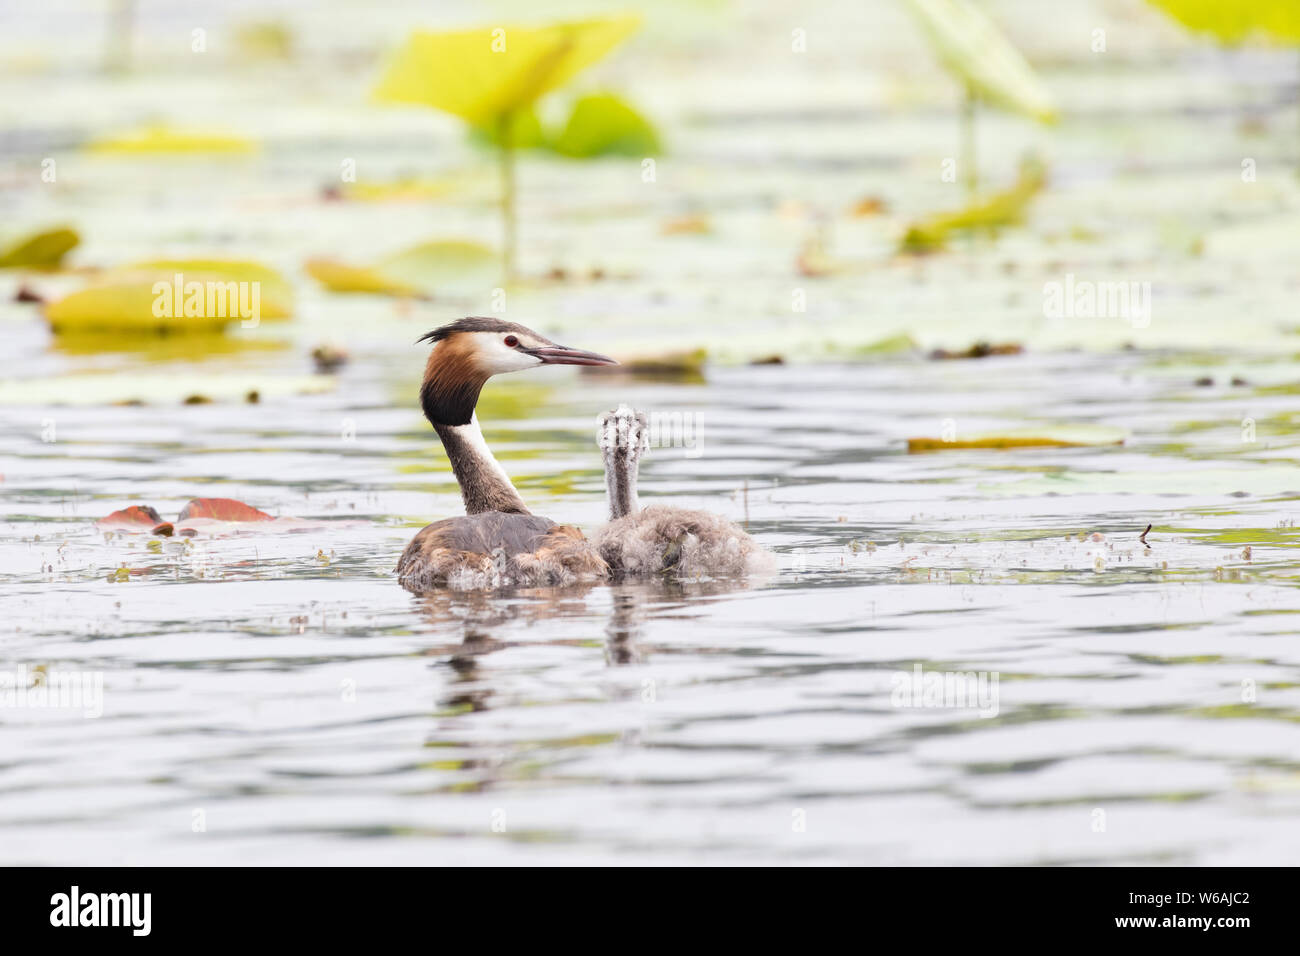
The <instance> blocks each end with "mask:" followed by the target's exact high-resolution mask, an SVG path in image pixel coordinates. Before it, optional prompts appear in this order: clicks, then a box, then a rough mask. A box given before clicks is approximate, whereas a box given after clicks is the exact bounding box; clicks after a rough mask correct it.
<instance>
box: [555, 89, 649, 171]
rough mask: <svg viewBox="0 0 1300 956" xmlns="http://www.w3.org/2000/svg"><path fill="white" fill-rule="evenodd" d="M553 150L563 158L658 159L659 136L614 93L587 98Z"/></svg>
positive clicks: (645, 120)
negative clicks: (653, 157)
mask: <svg viewBox="0 0 1300 956" xmlns="http://www.w3.org/2000/svg"><path fill="white" fill-rule="evenodd" d="M552 148H553V149H554V150H555V151H556V152H557V153H560V154H561V155H563V156H571V157H574V158H578V159H586V158H588V157H592V156H640V157H645V156H655V155H658V153H659V152H660V144H659V134H658V133H656V132H655V129H654V127H653V126H652V125H651V124H650V121H649V120H647V119H646V118H645V117H644V116H642V115H641V114H640V113H638V112H637V111H636V110H635V109H633V108H632V107H631V106H630V105H629V104H628V103H627V102H626V101H625V100H623V99H621V98H620V97H618V96H615V95H614V94H613V93H594V94H592V95H590V96H584V97H582V98H581V99H580V100H578V102H577V103H575V104H574V105H573V113H572V114H570V116H569V122H568V123H567V124H566V125H565V127H564V131H563V132H562V133H560V135H559V136H558V137H557V138H556V140H555V142H554V143H553V144H552Z"/></svg>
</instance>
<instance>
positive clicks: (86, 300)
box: [44, 260, 293, 335]
mask: <svg viewBox="0 0 1300 956" xmlns="http://www.w3.org/2000/svg"><path fill="white" fill-rule="evenodd" d="M178 275H179V276H180V277H181V278H180V281H179V283H178V281H177V276H178ZM263 279H265V284H264V282H263ZM251 283H256V285H252V284H251ZM44 311H45V317H46V319H47V320H48V321H49V323H50V328H51V329H52V330H53V331H54V333H55V334H56V335H76V334H85V333H102V332H120V333H125V334H137V335H138V334H197V333H212V332H216V331H220V330H221V329H223V328H225V327H226V326H227V325H228V324H230V323H232V322H244V321H251V319H252V318H256V320H257V321H258V322H260V321H262V320H267V321H274V320H276V319H284V318H288V317H289V316H291V315H292V314H293V305H292V298H291V292H290V287H289V285H288V283H287V282H285V280H284V279H283V278H282V277H280V276H279V274H278V273H275V272H274V271H273V270H269V269H266V268H265V267H263V266H258V265H257V264H256V263H239V262H229V263H222V262H217V261H215V260H158V261H155V262H152V263H141V264H140V265H139V266H138V267H133V268H124V269H115V270H112V271H110V272H108V273H105V274H104V275H103V276H101V277H100V279H99V280H97V281H96V282H94V283H92V284H91V285H89V286H87V287H86V288H84V289H80V290H78V291H76V292H72V293H69V294H68V295H66V296H64V297H63V298H61V299H58V300H56V301H54V302H50V303H48V304H46V305H45V307H44Z"/></svg>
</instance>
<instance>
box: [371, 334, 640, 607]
mask: <svg viewBox="0 0 1300 956" xmlns="http://www.w3.org/2000/svg"><path fill="white" fill-rule="evenodd" d="M426 340H427V341H430V342H432V343H433V351H432V352H431V353H430V354H429V363H428V365H427V366H426V367H425V370H424V384H423V385H422V386H421V388H420V404H421V406H423V408H424V415H425V417H426V418H428V419H429V422H430V423H431V424H432V425H433V427H434V430H435V431H437V433H438V437H439V438H441V439H442V445H443V448H445V449H446V451H447V458H448V459H449V460H450V461H451V469H452V471H453V472H454V473H455V475H456V481H457V482H458V483H459V485H460V493H461V497H462V498H463V499H464V501H465V512H466V513H465V515H464V516H463V517H458V518H445V519H443V520H442V521H435V522H434V523H433V524H431V525H429V526H428V527H426V528H425V529H424V530H423V531H421V532H420V533H419V534H417V535H416V536H415V537H414V538H412V539H411V543H410V544H408V545H407V546H406V550H405V551H404V552H402V557H401V560H399V561H398V562H397V575H398V581H400V582H401V584H402V586H403V587H405V588H406V589H407V590H410V591H416V592H419V591H425V590H428V589H430V588H435V587H441V586H450V587H453V588H480V587H510V586H515V587H529V586H535V585H558V584H573V583H575V582H580V581H590V580H602V579H604V578H605V577H606V576H607V575H608V573H609V569H608V568H607V566H606V564H605V562H604V560H603V559H602V558H601V557H600V555H599V554H598V553H597V552H596V549H595V548H594V547H592V545H591V543H590V542H588V541H587V539H586V538H584V537H583V536H582V532H581V531H579V530H578V529H577V528H574V527H572V526H571V525H559V524H556V523H555V522H554V521H551V520H550V519H549V518H542V517H539V516H538V515H534V514H532V513H531V512H529V510H528V508H526V507H525V506H524V502H523V499H521V498H520V497H519V492H518V491H516V490H515V486H514V485H513V484H511V482H510V478H509V477H508V476H507V475H506V473H505V470H504V469H503V468H502V467H501V465H500V464H499V463H498V462H497V460H496V459H495V458H494V457H492V452H490V451H489V450H488V447H487V443H486V442H484V440H483V432H482V431H481V430H480V429H479V425H478V417H477V416H476V415H475V414H474V406H475V405H477V404H478V396H479V391H480V390H481V389H482V388H483V383H484V382H486V381H487V380H488V379H489V378H491V377H492V376H493V375H499V374H501V373H504V372H519V371H522V370H524V369H528V368H536V367H537V366H539V365H617V364H618V363H617V362H615V361H614V360H613V359H611V358H606V357H605V356H604V355H597V354H596V353H595V352H584V351H582V350H581V349H571V348H566V347H565V346H563V345H556V344H555V343H554V342H552V341H550V340H549V339H546V338H544V337H542V336H540V335H538V334H537V333H536V332H534V331H533V330H532V329H528V328H525V327H524V326H522V325H516V324H515V323H513V322H502V321H501V320H499V319H483V318H466V319H458V320H457V321H455V322H452V323H450V324H449V325H444V326H443V327H442V328H439V329H434V330H433V331H432V332H430V333H428V334H427V335H423V336H421V337H420V339H419V341H421V342H423V341H426Z"/></svg>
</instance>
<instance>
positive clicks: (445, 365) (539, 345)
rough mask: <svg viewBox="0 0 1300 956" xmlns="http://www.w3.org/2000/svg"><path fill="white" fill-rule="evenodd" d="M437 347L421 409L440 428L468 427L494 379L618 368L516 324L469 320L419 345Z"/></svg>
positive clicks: (439, 331)
mask: <svg viewBox="0 0 1300 956" xmlns="http://www.w3.org/2000/svg"><path fill="white" fill-rule="evenodd" d="M417 341H420V342H432V343H433V351H432V352H431V353H430V354H429V363H428V365H427V366H425V370H424V384H423V385H422V386H421V388H420V404H421V405H422V406H423V407H424V414H425V416H426V417H427V418H428V419H429V421H430V422H432V423H433V424H434V425H452V426H456V425H467V424H469V422H470V419H471V418H473V417H474V406H475V405H477V404H478V395H479V391H480V390H481V389H482V388H483V383H484V382H486V381H487V380H488V379H489V378H491V377H492V376H493V375H500V374H502V373H505V372H521V371H523V370H524V369H529V368H536V367H537V366H539V365H617V364H618V363H617V362H615V361H614V360H613V359H612V358H608V357H607V356H604V355H599V354H597V353H596V352H584V351H583V350H582V349H573V348H569V347H567V346H564V345H557V344H556V343H554V342H552V341H551V340H550V339H548V338H546V337H545V336H543V335H539V334H537V333H536V332H534V331H533V330H532V329H530V328H527V327H525V326H522V325H519V324H518V323H515V322H503V321H502V320H500V319H486V318H465V319H457V320H456V321H455V322H452V323H450V324H448V325H444V326H442V327H441V328H438V329H434V330H433V331H432V332H429V333H427V334H425V335H422V336H420V338H419V339H418V340H417Z"/></svg>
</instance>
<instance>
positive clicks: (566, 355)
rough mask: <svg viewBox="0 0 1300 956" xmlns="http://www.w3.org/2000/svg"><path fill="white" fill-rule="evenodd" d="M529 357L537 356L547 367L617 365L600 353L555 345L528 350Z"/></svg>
mask: <svg viewBox="0 0 1300 956" xmlns="http://www.w3.org/2000/svg"><path fill="white" fill-rule="evenodd" d="M527 351H528V354H529V355H536V356H537V357H538V358H539V359H541V360H542V362H543V364H545V365H617V364H618V362H616V361H614V360H613V359H612V358H610V357H609V356H608V355H601V354H600V353H599V352H584V351H583V350H582V349H570V348H565V347H564V346H563V345H553V346H548V347H547V348H540V349H528V350H527Z"/></svg>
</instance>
